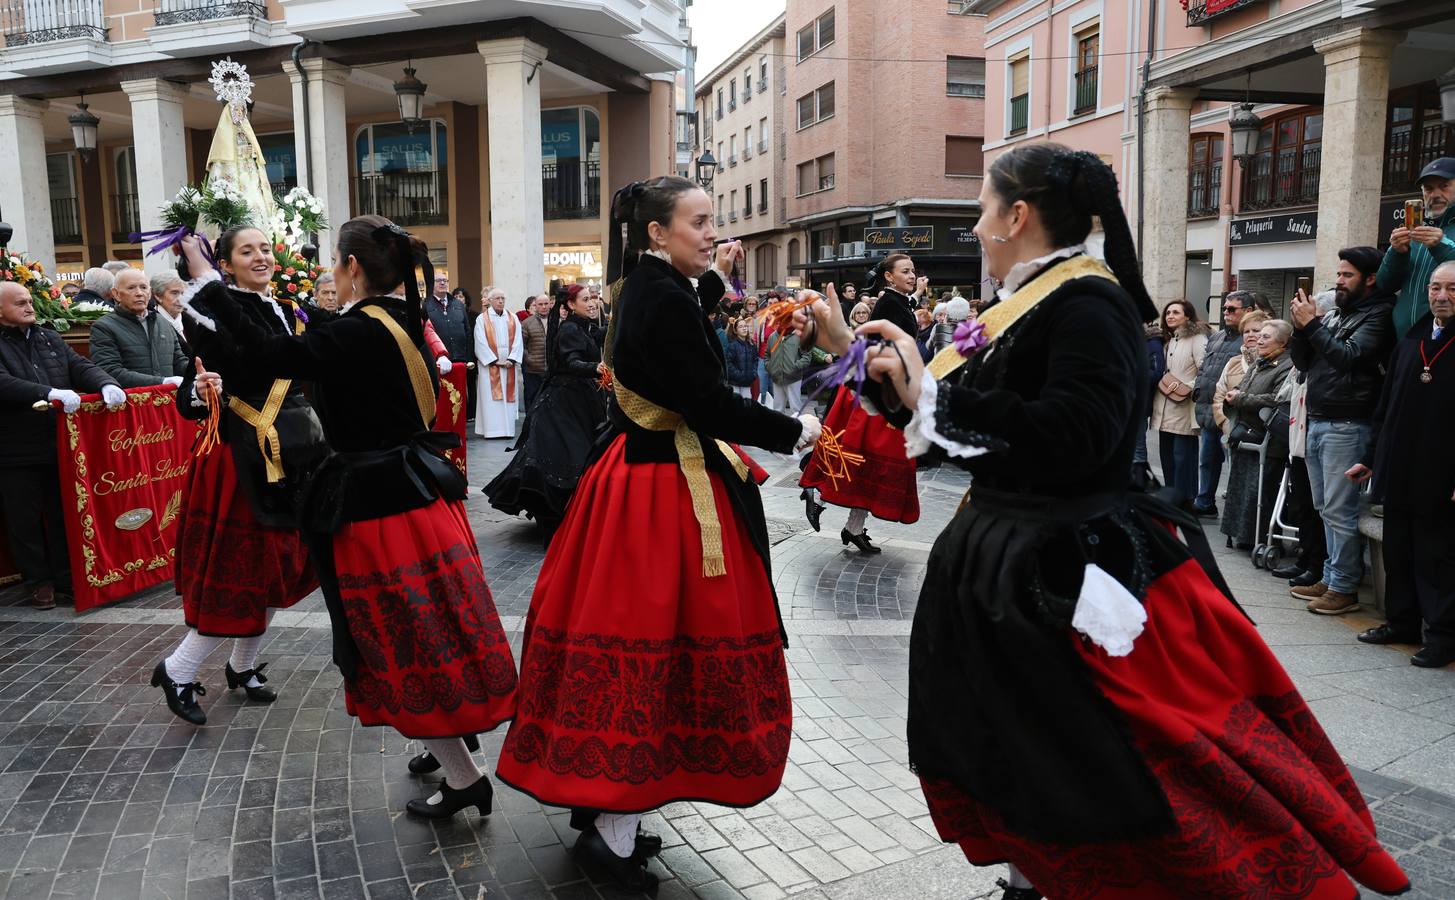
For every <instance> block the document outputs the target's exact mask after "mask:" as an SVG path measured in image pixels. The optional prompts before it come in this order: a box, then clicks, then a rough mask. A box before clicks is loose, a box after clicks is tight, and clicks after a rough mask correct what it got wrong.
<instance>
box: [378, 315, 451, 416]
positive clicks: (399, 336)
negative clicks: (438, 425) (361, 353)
mask: <svg viewBox="0 0 1455 900" xmlns="http://www.w3.org/2000/svg"><path fill="white" fill-rule="evenodd" d="M360 312H362V313H363V314H364V315H366V316H368V317H369V318H371V319H373V320H374V321H375V322H378V323H379V324H380V325H383V326H384V328H385V329H386V330H387V331H388V332H389V335H390V336H391V337H393V338H394V343H396V344H398V345H399V354H400V355H401V356H403V357H404V368H406V369H408V370H409V384H410V386H412V387H413V388H414V402H415V403H417V404H419V417H420V418H421V419H422V420H424V427H425V428H429V427H431V426H433V425H434V418H435V401H436V399H437V398H436V395H435V392H434V388H433V385H432V383H431V382H430V380H429V370H428V369H426V368H425V365H424V357H423V356H421V355H420V353H419V350H418V349H416V348H415V346H414V345H413V344H411V343H410V342H409V335H408V334H406V333H405V332H404V328H403V327H401V326H400V324H399V323H398V322H396V321H394V317H393V316H391V315H389V313H388V312H387V311H386V310H385V309H384V308H383V307H379V306H366V307H364V308H363V309H362V310H360Z"/></svg>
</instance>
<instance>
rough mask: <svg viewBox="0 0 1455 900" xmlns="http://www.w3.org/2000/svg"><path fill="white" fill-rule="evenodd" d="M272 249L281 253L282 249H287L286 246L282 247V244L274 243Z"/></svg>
mask: <svg viewBox="0 0 1455 900" xmlns="http://www.w3.org/2000/svg"><path fill="white" fill-rule="evenodd" d="M273 249H274V250H275V251H277V252H278V253H282V252H283V251H284V250H286V249H287V248H286V247H284V246H283V245H282V244H274V245H273Z"/></svg>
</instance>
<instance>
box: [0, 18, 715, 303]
mask: <svg viewBox="0 0 1455 900" xmlns="http://www.w3.org/2000/svg"><path fill="white" fill-rule="evenodd" d="M0 33H3V37H4V47H3V49H0V166H3V167H4V171H5V172H6V173H7V175H6V177H5V178H4V179H0V216H3V217H4V218H5V220H6V221H7V222H9V224H11V225H12V226H13V227H14V229H15V234H14V237H13V238H12V240H11V242H10V247H11V248H12V249H14V250H19V251H22V252H24V253H25V254H26V255H27V256H30V257H33V258H36V259H39V260H41V261H43V262H45V263H47V264H54V265H55V266H56V267H57V268H58V269H59V270H60V271H61V272H62V273H76V272H79V271H81V270H83V269H84V268H85V267H87V266H90V265H98V264H100V263H101V262H102V261H104V260H106V259H123V260H132V261H139V260H142V259H143V248H142V247H141V246H139V245H137V244H135V243H131V242H130V241H129V238H128V235H129V233H131V232H134V231H142V230H149V229H152V228H155V227H157V225H158V214H157V209H158V207H159V206H160V204H162V203H163V202H164V201H166V200H168V199H170V198H171V197H172V196H173V195H174V194H175V193H176V191H177V190H178V188H180V187H181V186H182V185H183V184H185V183H189V182H194V183H195V182H197V181H200V179H201V177H202V174H203V172H204V171H205V165H206V156H207V151H208V147H209V144H210V140H211V136H212V131H213V128H214V127H215V125H216V122H217V118H218V113H219V111H220V108H221V107H220V105H219V104H218V102H217V101H216V100H215V99H214V97H213V95H212V91H211V88H210V87H209V85H208V83H207V78H208V76H209V75H210V74H211V62H212V61H213V60H216V59H221V58H223V57H225V56H230V57H231V58H232V59H234V60H236V61H238V62H241V63H243V64H245V65H246V66H247V68H248V71H249V73H250V75H251V77H252V79H253V81H254V82H255V88H254V91H253V98H254V101H255V105H254V108H253V110H252V122H253V126H254V129H255V130H256V132H257V134H258V138H259V141H260V143H261V144H262V149H263V153H264V155H265V157H266V159H267V162H268V170H269V176H270V179H271V181H272V183H273V186H274V188H275V190H286V189H287V188H289V187H292V186H294V185H302V186H304V187H307V188H308V189H310V190H311V191H312V192H313V193H314V194H316V195H317V196H319V197H320V198H321V199H322V200H323V201H324V203H325V205H326V207H327V211H328V215H329V218H330V219H331V221H333V222H334V223H341V222H343V221H344V220H346V219H347V218H349V217H350V216H351V215H356V214H361V213H378V214H381V215H384V216H387V217H389V218H391V219H393V220H394V221H396V222H397V223H399V224H400V225H403V226H404V227H406V228H409V229H410V230H411V231H413V232H415V233H416V234H418V235H420V236H421V237H422V238H423V239H424V240H425V241H426V242H427V243H428V244H429V245H430V248H431V251H432V253H433V255H434V256H435V261H436V263H437V264H438V265H439V266H441V267H443V268H444V269H446V270H447V271H448V272H449V273H450V276H451V280H452V282H453V283H455V284H458V285H463V286H465V287H466V288H468V289H470V290H471V291H472V293H473V292H478V290H479V288H480V287H481V286H482V285H484V284H487V283H489V284H495V285H499V286H501V287H504V288H505V290H506V291H507V294H508V296H509V297H510V298H511V300H512V302H513V301H515V300H516V299H517V298H519V299H522V300H523V299H524V297H525V296H527V295H528V294H531V293H536V292H539V291H541V290H542V289H544V288H546V287H548V286H549V285H550V284H551V283H552V282H553V281H554V282H569V281H577V280H581V281H595V280H599V279H600V277H601V272H602V268H603V263H604V259H603V251H604V247H605V245H606V231H607V224H608V215H609V210H608V208H607V207H608V206H609V199H610V196H611V193H612V191H613V189H614V188H615V187H616V186H619V185H622V184H625V183H628V182H630V181H632V180H635V179H639V178H645V177H648V176H649V175H651V174H654V173H661V172H667V171H672V170H674V169H676V167H677V160H676V149H677V147H676V145H677V141H676V140H675V135H674V128H675V124H676V115H675V113H676V110H675V102H674V101H675V98H674V85H675V77H676V73H677V71H678V70H679V69H681V68H682V66H683V65H684V64H685V62H686V60H687V50H688V48H687V46H686V41H685V40H684V38H685V36H686V35H687V30H686V18H685V0H577V2H572V3H570V4H563V3H553V2H545V0H492V2H490V3H480V2H467V0H432V2H427V3H425V2H418V0H266V2H263V0H258V2H252V0H241V2H238V0H144V2H142V3H138V2H137V0H47V2H44V3H41V2H32V0H0ZM406 66H412V67H413V68H414V69H415V70H416V71H417V77H418V79H419V80H420V81H422V82H424V84H425V85H426V86H427V87H426V93H425V94H424V103H423V109H422V116H421V118H420V120H419V121H417V122H411V123H406V122H404V121H402V120H401V110H400V105H399V98H398V97H397V96H396V91H395V82H397V81H399V80H401V79H402V78H403V77H404V69H405V67H406ZM81 102H84V103H85V104H86V105H87V107H88V108H89V111H90V112H91V113H92V114H94V115H95V116H96V117H97V118H99V120H100V122H99V126H98V129H97V139H96V144H97V145H96V148H95V150H94V151H92V152H88V153H82V152H78V150H77V147H76V144H75V143H74V141H73V135H72V128H71V125H70V124H69V123H68V117H70V116H72V115H73V114H74V113H76V112H77V108H78V104H79V103H81ZM320 243H321V244H322V245H323V246H322V247H321V248H320V250H321V256H322V257H323V258H324V259H325V260H327V259H329V258H330V256H331V246H330V244H331V242H330V240H329V236H328V235H322V236H321V240H320ZM146 265H147V267H148V268H160V267H166V266H169V265H170V261H169V260H166V259H164V258H162V257H160V256H153V257H147V258H146Z"/></svg>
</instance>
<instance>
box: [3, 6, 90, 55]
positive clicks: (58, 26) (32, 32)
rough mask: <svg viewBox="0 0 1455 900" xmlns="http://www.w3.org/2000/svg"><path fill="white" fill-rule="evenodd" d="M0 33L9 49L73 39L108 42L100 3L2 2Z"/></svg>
mask: <svg viewBox="0 0 1455 900" xmlns="http://www.w3.org/2000/svg"><path fill="white" fill-rule="evenodd" d="M0 33H3V34H4V35H5V46H6V47H7V48H15V47H25V46H29V45H33V44H49V43H54V42H55V41H64V40H69V39H72V38H82V39H89V40H93V41H104V40H106V14H105V11H104V10H103V9H102V4H101V0H0Z"/></svg>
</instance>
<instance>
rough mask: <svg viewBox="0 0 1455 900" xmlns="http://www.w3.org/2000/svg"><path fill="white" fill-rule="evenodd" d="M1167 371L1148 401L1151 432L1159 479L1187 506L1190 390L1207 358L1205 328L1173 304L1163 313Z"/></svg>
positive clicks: (1191, 456)
mask: <svg viewBox="0 0 1455 900" xmlns="http://www.w3.org/2000/svg"><path fill="white" fill-rule="evenodd" d="M1162 335H1163V337H1165V338H1166V339H1167V355H1166V360H1167V361H1166V370H1165V371H1164V372H1163V373H1161V380H1160V382H1159V386H1158V390H1157V393H1156V395H1155V396H1153V398H1152V426H1151V427H1152V429H1153V430H1154V431H1156V432H1157V436H1158V439H1159V442H1160V448H1161V452H1162V481H1163V482H1164V483H1165V484H1167V485H1169V486H1171V487H1175V488H1177V491H1178V492H1179V493H1180V494H1181V495H1182V501H1183V503H1184V504H1186V505H1187V506H1188V507H1189V508H1190V507H1191V504H1192V498H1194V497H1196V496H1197V433H1198V428H1197V417H1196V406H1195V404H1194V403H1193V400H1192V386H1193V385H1194V384H1195V383H1196V382H1197V373H1198V371H1199V370H1201V369H1202V361H1203V357H1204V356H1206V355H1207V336H1208V328H1207V325H1206V324H1205V323H1203V322H1200V321H1198V318H1197V308H1196V307H1195V306H1193V305H1192V304H1191V303H1188V302H1186V301H1185V300H1173V301H1172V302H1171V303H1169V304H1167V307H1166V308H1165V309H1163V310H1162Z"/></svg>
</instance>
